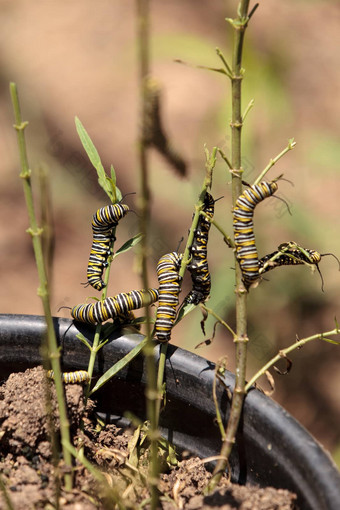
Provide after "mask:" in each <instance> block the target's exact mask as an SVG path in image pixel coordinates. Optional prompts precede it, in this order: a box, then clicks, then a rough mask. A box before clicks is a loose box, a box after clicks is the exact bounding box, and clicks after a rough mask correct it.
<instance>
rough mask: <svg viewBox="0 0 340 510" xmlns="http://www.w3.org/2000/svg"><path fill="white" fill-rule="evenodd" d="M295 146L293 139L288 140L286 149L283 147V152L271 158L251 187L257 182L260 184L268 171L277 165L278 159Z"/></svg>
mask: <svg viewBox="0 0 340 510" xmlns="http://www.w3.org/2000/svg"><path fill="white" fill-rule="evenodd" d="M295 145H296V142H294V138H290V139H289V140H288V145H287V147H285V148H284V149H283V151H281V152H280V154H278V155H277V156H276V157H275V158H273V159H271V160H270V161H269V163H268V165H267V166H266V168H265V169H264V170H263V171H262V172H261V173H260V175H259V176H258V177H257V179H256V180H255V181H254V182H253V185H255V184H258V183H259V182H261V181H262V179H263V177H264V176H265V175H266V174H267V173H268V172H269V170H270V169H271V168H272V167H273V166H274V165H275V163H277V162H278V161H279V159H281V158H282V156H284V155H285V154H287V152H289V151H291V150H292V149H294V147H295Z"/></svg>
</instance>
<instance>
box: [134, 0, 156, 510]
mask: <svg viewBox="0 0 340 510" xmlns="http://www.w3.org/2000/svg"><path fill="white" fill-rule="evenodd" d="M137 24H138V32H137V42H138V49H139V55H138V57H139V58H138V62H139V90H140V98H141V110H142V112H141V113H142V123H141V124H142V125H141V134H140V137H139V167H140V189H141V197H140V208H139V210H140V231H141V233H142V234H143V237H142V240H141V250H140V252H141V269H142V281H143V288H144V289H148V288H149V284H148V282H149V279H148V268H147V257H148V249H149V236H148V226H149V218H150V190H149V178H148V173H149V160H148V154H147V147H146V145H145V143H144V133H145V128H146V122H147V109H148V89H147V81H148V79H149V74H150V65H149V58H150V57H149V55H150V43H149V26H150V5H149V0H137ZM145 317H146V338H147V342H146V344H145V347H144V350H143V352H144V356H145V363H146V371H147V385H146V411H147V417H148V420H149V422H150V432H149V437H150V467H149V480H148V481H149V487H150V497H151V502H150V504H151V509H152V510H156V508H157V507H158V504H159V493H158V481H159V464H158V451H157V450H158V437H159V431H158V415H157V412H158V409H159V403H158V400H159V398H160V397H159V392H158V388H157V377H156V366H155V357H154V342H153V339H152V337H151V322H150V310H149V308H148V307H146V308H145Z"/></svg>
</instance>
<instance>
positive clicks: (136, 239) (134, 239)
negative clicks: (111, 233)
mask: <svg viewBox="0 0 340 510" xmlns="http://www.w3.org/2000/svg"><path fill="white" fill-rule="evenodd" d="M142 237H143V234H141V233H139V234H136V235H135V236H133V237H131V239H129V240H128V241H126V243H124V244H123V245H122V246H121V247H120V248H119V249H118V250H117V251H116V253H115V255H120V254H121V253H125V252H126V251H129V250H131V248H133V246H136V244H138V243H139V242H140V241H141V240H142Z"/></svg>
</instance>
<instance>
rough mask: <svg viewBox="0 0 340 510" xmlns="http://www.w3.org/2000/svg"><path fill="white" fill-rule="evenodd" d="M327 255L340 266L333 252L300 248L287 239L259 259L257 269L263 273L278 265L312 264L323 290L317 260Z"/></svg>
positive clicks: (319, 260)
mask: <svg viewBox="0 0 340 510" xmlns="http://www.w3.org/2000/svg"><path fill="white" fill-rule="evenodd" d="M327 255H331V256H332V257H334V258H335V259H336V260H337V261H338V264H339V267H340V261H339V259H338V258H337V257H336V256H335V255H334V253H319V252H318V251H316V250H311V249H308V248H302V247H301V246H299V245H298V244H296V243H295V242H294V241H289V242H287V243H282V244H280V246H279V247H278V250H277V251H274V252H273V253H269V254H268V255H265V256H264V257H262V258H261V259H260V260H259V271H260V273H262V274H263V273H266V272H267V271H270V270H271V269H274V268H275V267H278V266H295V265H300V264H313V265H315V266H316V268H317V270H318V273H319V274H320V277H321V282H322V287H321V288H322V290H323V277H322V274H321V271H320V268H319V262H321V258H322V257H325V256H327Z"/></svg>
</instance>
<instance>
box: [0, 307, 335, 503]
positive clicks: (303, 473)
mask: <svg viewBox="0 0 340 510" xmlns="http://www.w3.org/2000/svg"><path fill="white" fill-rule="evenodd" d="M54 324H55V330H56V333H57V337H58V340H59V341H60V342H61V343H62V345H63V355H62V362H63V369H64V370H65V371H69V370H81V369H86V367H87V361H88V354H89V353H88V350H87V348H86V347H85V346H84V345H83V344H82V343H81V342H80V341H79V340H78V339H77V338H76V335H77V334H78V333H79V332H82V333H83V334H84V335H85V336H86V337H87V338H89V339H92V338H93V332H94V329H93V328H92V327H87V326H85V325H82V324H80V323H77V324H72V323H71V321H69V320H67V319H60V318H55V319H54ZM44 332H45V325H44V319H43V318H42V317H39V316H29V315H0V379H4V378H5V377H7V376H8V375H9V374H10V373H11V372H18V371H22V370H25V369H27V368H29V367H33V366H36V365H38V364H40V363H41V357H40V352H39V348H40V343H41V339H42V336H43V334H44ZM141 339H142V336H141V335H139V334H124V335H118V334H117V335H113V336H112V337H111V338H110V342H108V343H107V344H106V345H105V347H104V348H103V349H101V351H100V352H99V356H98V358H97V362H96V366H95V376H98V375H100V374H102V373H103V372H104V371H106V370H107V369H108V368H109V367H110V366H112V365H113V364H114V363H115V362H116V361H117V360H119V359H121V358H122V357H123V356H124V355H125V354H127V353H128V352H129V351H130V350H131V349H132V348H133V347H134V346H135V345H136V343H138V342H139V341H140V340H141ZM155 355H156V356H157V355H158V347H156V349H155ZM165 377H166V388H167V402H166V407H165V409H164V411H163V413H162V415H161V427H162V432H163V434H164V435H165V436H166V437H167V438H168V439H169V440H170V441H172V442H173V443H174V444H175V445H176V446H177V447H178V448H179V449H183V450H184V449H185V450H189V451H190V452H192V453H194V454H196V455H198V456H200V457H208V456H211V455H216V454H218V452H219V449H220V443H221V439H220V433H219V430H218V428H217V426H216V424H215V419H214V418H215V407H214V403H213V400H212V384H213V378H214V364H213V363H211V362H209V361H207V360H206V359H204V358H201V357H199V356H196V355H194V354H192V353H190V352H187V351H184V350H183V349H180V348H177V347H174V346H172V345H169V348H168V359H167V363H166V371H165ZM225 384H226V386H228V387H229V388H230V389H232V388H233V385H234V376H233V375H232V374H231V373H229V372H227V373H226V375H225ZM144 385H145V367H144V360H143V357H142V356H138V357H137V358H136V359H135V360H133V361H132V363H131V364H130V365H129V366H128V367H127V368H126V369H124V370H123V371H121V372H120V373H119V374H118V375H117V376H116V377H115V378H113V379H111V380H110V381H109V383H108V384H107V385H105V387H103V389H101V390H100V391H98V393H97V404H98V409H99V410H100V411H101V412H102V413H104V414H105V415H106V417H107V418H108V419H110V420H111V421H115V422H117V423H118V424H123V423H124V418H123V415H124V412H125V411H127V410H129V411H132V412H133V413H134V414H136V415H137V416H139V417H140V418H142V419H144V418H145V407H144ZM221 386H222V385H221ZM218 398H219V402H220V407H221V409H222V411H223V413H224V416H225V419H227V417H228V412H229V404H230V403H229V399H228V397H227V392H226V391H225V390H223V388H222V387H220V388H219V390H218ZM230 464H231V467H232V479H233V481H236V482H239V483H241V484H246V483H247V484H257V485H260V486H262V487H264V486H268V485H269V486H273V487H277V488H285V489H289V490H291V491H293V492H295V493H296V494H297V495H298V502H297V503H298V506H299V508H300V509H301V510H302V509H303V510H312V509H313V510H339V508H340V474H339V472H338V470H337V468H336V466H335V465H334V463H333V462H332V460H331V458H330V457H329V456H328V454H327V453H326V452H325V451H324V450H323V449H322V447H321V446H320V444H319V443H318V442H317V441H316V440H315V439H314V438H313V437H312V436H311V435H310V434H309V433H308V432H307V431H306V430H305V429H304V428H303V427H302V426H301V425H300V424H299V423H297V422H296V420H295V419H294V418H292V416H290V415H289V414H288V413H287V412H286V411H285V410H284V409H283V408H282V407H280V406H279V405H278V404H276V403H275V402H273V401H272V400H271V399H270V398H268V397H266V396H265V395H263V394H262V393H260V392H259V391H257V390H255V389H254V390H252V391H250V392H249V394H248V395H247V398H246V401H245V405H244V411H243V416H242V422H241V427H240V432H239V434H238V437H237V441H236V445H235V447H234V449H233V452H232V456H231V459H230Z"/></svg>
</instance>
